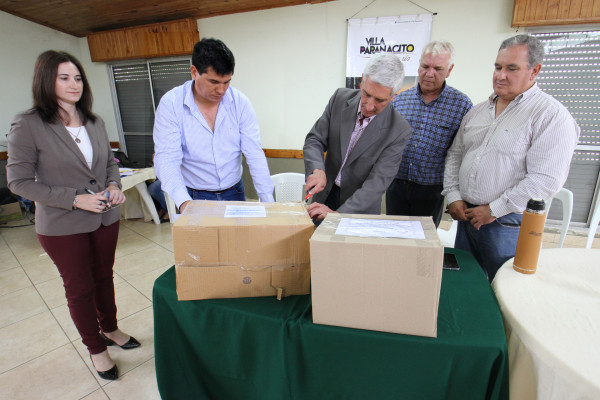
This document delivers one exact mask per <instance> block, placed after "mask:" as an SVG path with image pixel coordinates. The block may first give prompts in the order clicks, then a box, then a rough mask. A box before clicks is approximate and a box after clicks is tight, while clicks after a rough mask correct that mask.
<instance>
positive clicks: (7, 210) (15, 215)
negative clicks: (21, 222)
mask: <svg viewBox="0 0 600 400" xmlns="http://www.w3.org/2000/svg"><path fill="white" fill-rule="evenodd" d="M21 218H23V213H22V212H21V206H20V205H19V202H15V203H9V204H2V205H0V222H7V221H13V220H16V219H21Z"/></svg>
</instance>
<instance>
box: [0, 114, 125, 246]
mask: <svg viewBox="0 0 600 400" xmlns="http://www.w3.org/2000/svg"><path fill="white" fill-rule="evenodd" d="M85 128H86V130H87V132H88V135H89V137H90V141H91V143H92V148H93V153H94V155H93V162H92V168H91V170H90V168H89V167H88V164H87V162H86V161H85V158H84V157H83V154H82V153H81V151H80V150H79V147H77V144H76V143H75V141H74V140H73V137H72V136H71V135H70V134H69V132H68V131H67V130H66V129H65V127H64V126H63V125H62V123H60V122H59V123H52V124H49V123H47V122H44V121H42V119H41V118H40V117H39V115H38V113H37V112H35V111H28V112H25V113H23V114H19V115H17V116H16V117H15V119H14V120H13V122H12V124H11V128H10V132H9V133H8V135H7V139H8V162H7V164H6V177H7V180H8V188H9V189H10V190H11V191H12V192H13V193H15V194H18V195H20V196H23V197H25V198H27V199H29V200H33V201H35V202H36V210H35V229H36V232H37V233H39V234H41V235H47V236H61V235H72V234H76V233H84V232H92V231H95V230H96V229H98V228H99V227H100V224H103V225H110V224H112V223H114V222H116V221H118V220H119V219H120V217H121V212H120V210H119V209H118V208H116V209H114V210H111V211H109V212H106V213H104V214H95V213H92V212H88V211H84V210H79V209H78V210H72V206H73V199H74V197H75V195H76V194H84V193H85V191H84V187H87V188H89V189H91V190H93V191H94V192H100V191H102V190H104V189H105V188H106V187H107V186H108V182H109V181H115V182H120V178H119V167H118V166H117V164H116V162H115V160H114V157H113V154H112V151H111V149H110V143H109V141H108V136H107V134H106V129H105V127H104V122H103V121H102V120H101V119H100V118H98V119H97V120H96V122H95V123H94V122H91V121H88V123H87V124H86V125H85Z"/></svg>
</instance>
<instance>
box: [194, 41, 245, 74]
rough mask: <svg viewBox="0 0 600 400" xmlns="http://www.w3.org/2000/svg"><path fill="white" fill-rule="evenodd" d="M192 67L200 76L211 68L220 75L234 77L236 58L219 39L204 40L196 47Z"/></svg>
mask: <svg viewBox="0 0 600 400" xmlns="http://www.w3.org/2000/svg"><path fill="white" fill-rule="evenodd" d="M192 65H193V66H194V67H196V69H197V70H198V72H199V73H200V74H203V73H205V72H206V70H207V69H208V67H211V68H212V69H213V70H214V71H215V72H216V73H217V74H219V75H229V74H232V75H233V69H234V68H235V58H234V57H233V53H232V52H231V50H229V49H228V48H227V46H225V43H223V42H221V41H220V40H219V39H212V38H210V39H202V40H201V41H199V42H198V43H196V44H195V45H194V52H193V53H192Z"/></svg>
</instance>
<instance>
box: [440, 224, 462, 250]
mask: <svg viewBox="0 0 600 400" xmlns="http://www.w3.org/2000/svg"><path fill="white" fill-rule="evenodd" d="M457 230H458V221H456V220H454V221H452V226H450V229H448V230H445V229H442V228H438V229H437V233H438V236H439V237H440V240H441V241H442V244H443V245H444V247H454V240H455V239H456V231H457Z"/></svg>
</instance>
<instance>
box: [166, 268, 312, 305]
mask: <svg viewBox="0 0 600 400" xmlns="http://www.w3.org/2000/svg"><path fill="white" fill-rule="evenodd" d="M175 269H176V279H177V298H178V300H201V299H217V298H237V297H256V296H277V297H278V298H280V297H286V296H292V295H300V294H307V293H310V265H309V264H299V265H295V266H291V267H288V266H274V267H263V268H261V269H258V268H257V269H255V270H246V269H243V268H240V267H239V266H236V265H229V266H219V267H189V266H175Z"/></svg>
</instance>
